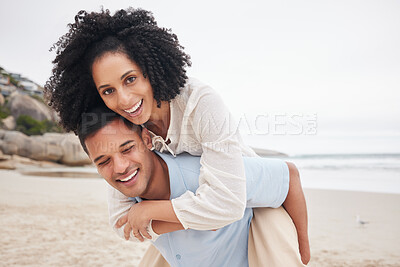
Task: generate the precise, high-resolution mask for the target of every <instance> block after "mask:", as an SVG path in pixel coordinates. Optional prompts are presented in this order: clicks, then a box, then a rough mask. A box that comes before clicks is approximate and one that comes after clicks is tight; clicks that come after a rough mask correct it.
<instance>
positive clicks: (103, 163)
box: [97, 159, 110, 166]
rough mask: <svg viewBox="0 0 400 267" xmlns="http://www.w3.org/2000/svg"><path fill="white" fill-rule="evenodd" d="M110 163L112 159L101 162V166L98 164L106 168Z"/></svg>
mask: <svg viewBox="0 0 400 267" xmlns="http://www.w3.org/2000/svg"><path fill="white" fill-rule="evenodd" d="M109 162H110V159H106V160H105V161H102V162H100V163H99V164H97V165H98V166H104V165H107V164H108V163H109Z"/></svg>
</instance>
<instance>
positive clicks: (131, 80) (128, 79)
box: [126, 76, 136, 84]
mask: <svg viewBox="0 0 400 267" xmlns="http://www.w3.org/2000/svg"><path fill="white" fill-rule="evenodd" d="M135 80H136V77H134V76H131V77H128V78H126V83H128V84H130V83H133V82H134V81H135Z"/></svg>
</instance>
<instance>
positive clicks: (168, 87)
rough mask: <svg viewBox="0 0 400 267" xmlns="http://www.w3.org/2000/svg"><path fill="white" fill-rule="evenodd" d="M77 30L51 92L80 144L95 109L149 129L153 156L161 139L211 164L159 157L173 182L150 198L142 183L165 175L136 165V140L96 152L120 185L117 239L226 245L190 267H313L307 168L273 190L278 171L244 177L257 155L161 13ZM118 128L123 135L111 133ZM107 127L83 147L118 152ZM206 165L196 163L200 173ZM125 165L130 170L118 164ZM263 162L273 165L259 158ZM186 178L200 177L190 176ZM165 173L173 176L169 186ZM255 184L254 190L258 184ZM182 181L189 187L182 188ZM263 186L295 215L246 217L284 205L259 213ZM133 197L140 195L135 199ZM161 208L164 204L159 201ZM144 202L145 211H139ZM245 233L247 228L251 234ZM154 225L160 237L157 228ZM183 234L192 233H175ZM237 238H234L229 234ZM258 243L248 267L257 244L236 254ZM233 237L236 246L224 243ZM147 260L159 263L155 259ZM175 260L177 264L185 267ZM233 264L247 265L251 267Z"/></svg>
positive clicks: (61, 46) (119, 17) (162, 147)
mask: <svg viewBox="0 0 400 267" xmlns="http://www.w3.org/2000/svg"><path fill="white" fill-rule="evenodd" d="M69 26H70V30H69V32H68V33H67V34H66V35H64V36H63V37H61V38H60V40H59V42H58V43H57V44H56V47H57V56H56V59H55V60H54V61H53V63H54V64H55V66H54V68H53V75H52V77H51V78H50V80H49V81H48V82H47V83H46V86H45V93H46V95H47V97H48V99H49V100H50V102H49V104H50V105H51V106H53V108H54V109H55V110H56V111H57V112H58V113H59V115H60V122H61V124H62V125H63V126H64V128H65V129H66V130H72V131H74V132H75V133H76V134H79V135H80V137H81V136H82V133H85V132H86V129H87V128H90V127H88V126H90V125H91V122H90V120H89V119H90V116H89V117H88V116H86V115H84V114H88V112H89V113H90V112H91V109H92V108H93V107H98V106H100V107H103V108H104V107H105V106H107V107H108V108H109V109H111V110H112V111H114V112H115V113H117V114H119V115H120V116H122V117H124V118H125V119H126V120H127V121H129V122H130V123H132V124H134V125H142V126H143V127H144V128H145V129H144V130H143V131H142V132H141V133H142V135H139V136H140V137H143V143H144V145H143V146H144V147H145V144H147V143H148V144H150V142H149V139H148V136H151V137H152V142H151V143H154V147H155V149H156V150H158V151H159V152H163V151H167V152H170V153H171V154H172V155H174V156H175V155H177V154H182V153H184V152H188V153H190V154H191V155H196V156H200V158H192V157H190V156H188V155H184V156H183V157H181V156H177V157H176V159H174V158H171V157H170V156H167V155H165V154H161V153H159V154H157V155H156V154H154V153H150V154H151V155H152V156H151V157H152V160H150V156H147V157H148V158H149V162H152V164H155V163H157V162H159V163H158V165H157V164H156V165H157V166H158V168H161V169H158V171H157V172H158V173H160V177H158V175H156V176H154V177H158V178H157V179H161V178H163V179H161V180H157V181H158V182H160V181H163V183H164V184H161V186H160V185H159V184H157V183H158V182H157V183H154V182H152V180H151V181H150V180H149V184H148V185H149V186H150V185H152V186H155V185H157V186H156V188H147V187H146V186H147V185H145V184H142V182H143V180H142V177H143V176H142V175H143V174H146V173H148V175H150V174H151V173H152V172H153V171H155V170H152V168H151V170H150V169H148V168H149V165H147V164H146V166H144V165H145V164H144V162H143V164H142V163H141V162H142V160H143V159H139V158H140V157H139V158H136V154H135V158H133V159H131V158H130V157H128V155H131V154H130V153H133V152H131V150H132V148H134V146H133V144H132V145H131V143H130V141H131V140H132V142H134V141H135V140H134V139H133V137H130V139H129V138H128V139H125V138H124V136H119V135H118V137H117V136H116V135H114V136H113V137H111V139H112V140H113V141H114V142H115V144H118V146H117V147H112V146H111V148H112V149H111V150H107V149H106V150H104V151H100V152H101V154H96V155H97V156H93V155H94V152H93V151H91V149H89V147H88V150H87V151H88V152H89V155H90V157H91V158H92V160H93V161H94V162H95V163H96V165H97V167H98V168H99V172H100V173H102V170H103V169H104V170H107V171H108V172H106V173H102V175H103V177H104V178H105V179H108V181H113V183H114V184H112V185H113V188H112V189H110V194H109V199H108V202H109V210H110V219H111V222H112V224H113V227H115V228H118V227H120V226H121V225H125V226H124V227H123V233H121V231H122V228H121V227H120V228H121V231H120V233H121V235H124V236H125V237H126V238H130V236H131V234H132V235H134V236H135V237H133V238H132V239H139V240H142V239H143V238H151V236H149V233H148V230H149V231H150V232H152V231H153V230H154V231H155V232H156V233H158V234H163V233H168V232H171V231H173V232H172V233H170V234H166V235H161V236H160V238H159V239H157V240H156V241H155V242H156V245H157V242H158V243H162V242H163V241H164V243H163V244H164V245H168V244H167V243H168V242H170V241H168V240H171V239H170V238H169V237H170V236H173V237H174V236H180V237H179V238H177V240H182V239H186V235H187V236H188V237H189V236H190V237H191V238H193V236H194V235H197V234H199V235H200V234H201V235H204V237H202V238H211V239H210V240H212V241H213V242H215V244H220V246H221V245H223V244H226V246H225V245H223V246H224V247H218V250H217V247H213V246H211V242H207V243H206V244H203V245H202V246H201V248H202V249H200V247H197V248H198V249H199V250H196V253H194V254H192V255H188V254H186V255H181V254H179V253H176V254H175V256H174V257H175V258H174V259H175V260H178V258H180V259H183V258H184V259H190V258H192V259H196V262H193V261H190V262H193V263H195V264H199V265H203V266H206V265H208V266H220V264H219V263H223V262H228V261H230V260H231V259H236V258H235V257H236V256H237V257H239V255H241V256H240V257H241V258H240V259H241V261H240V262H246V265H247V260H248V261H249V265H250V266H301V265H302V263H301V261H302V262H303V263H307V262H308V261H309V257H310V256H309V244H308V235H307V212H306V205H305V200H304V195H303V192H302V190H301V185H300V182H299V177H298V175H296V174H297V169H296V168H295V167H294V165H289V167H288V165H286V163H282V162H280V161H278V162H280V166H281V168H282V166H284V167H285V168H287V169H286V175H283V174H280V176H279V175H275V174H274V175H272V176H271V177H270V178H271V179H268V178H266V177H264V176H263V175H262V172H272V171H273V169H274V168H275V167H276V166H275V167H272V166H269V165H267V166H266V167H265V168H266V169H265V170H263V171H260V172H258V173H257V168H256V167H253V165H251V164H250V163H246V164H250V166H251V167H250V171H249V168H248V167H247V168H245V167H246V166H245V164H244V161H245V162H246V161H247V160H246V159H245V160H243V156H250V157H256V154H255V153H254V152H253V151H252V150H251V149H250V148H249V147H247V146H246V145H245V144H244V143H243V141H242V140H241V138H240V135H239V133H238V132H237V131H236V129H234V130H232V129H230V125H235V124H234V123H229V122H230V120H231V116H230V113H229V111H228V110H227V108H226V107H225V106H224V104H223V101H222V99H221V98H220V97H219V96H218V95H217V94H216V93H215V91H214V90H212V89H211V88H210V87H208V86H206V85H204V84H202V83H201V82H199V81H197V80H194V79H191V78H188V77H187V76H186V70H185V68H186V67H187V66H190V64H191V63H190V58H189V56H188V55H187V54H186V53H184V51H183V47H182V46H181V45H180V44H179V42H178V40H177V37H176V35H174V34H173V33H171V32H170V30H167V29H165V28H160V27H158V26H157V23H156V21H155V20H154V18H153V16H152V15H151V13H150V12H147V11H144V10H140V9H127V10H120V11H118V12H116V13H115V14H114V15H111V14H110V12H109V11H107V10H106V11H101V12H98V13H96V12H92V13H87V12H84V11H81V12H79V13H78V15H77V16H76V17H75V23H73V24H70V25H69ZM83 115H84V116H83ZM227 120H228V122H227ZM93 121H95V120H93ZM93 121H92V122H93ZM109 125H111V126H113V124H112V123H110V124H109ZM93 127H94V129H96V127H95V126H93ZM104 127H105V128H104ZM104 127H103V126H101V127H100V128H99V129H97V130H94V131H93V132H92V134H90V135H88V136H87V138H83V139H84V140H85V142H83V145H85V144H86V143H87V142H88V140H89V141H90V140H91V138H94V136H98V137H99V138H100V139H101V137H104V140H102V141H101V142H100V141H97V142H98V143H97V146H99V145H100V144H103V143H102V142H105V143H104V144H107V142H108V141H109V140H107V139H106V138H107V135H106V133H104V132H103V129H106V128H107V126H104ZM121 129H123V130H124V131H123V133H126V131H125V130H127V129H124V128H119V129H117V131H114V134H117V133H119V131H120V130H121ZM215 129H218V131H215ZM81 130H82V131H81ZM111 130H115V129H113V128H112V129H111ZM135 131H136V132H135ZM135 131H133V132H132V131H128V135H129V136H135V134H134V133H136V134H137V133H138V132H137V130H135ZM98 133H101V134H100V135H99V134H98ZM143 134H144V135H145V136H143ZM125 137H126V136H125ZM108 138H110V137H108ZM146 138H147V139H146ZM144 140H147V141H144ZM121 141H122V142H121ZM136 142H139V143H140V140H137V139H136ZM146 142H147V143H146ZM95 143H96V142H95ZM144 147H143V149H144ZM95 148H96V147H95ZM98 148H102V146H101V145H100V147H98ZM147 148H148V147H147ZM95 151H96V153H97V152H98V151H97V150H95ZM100 152H99V153H100ZM143 153H145V151H143ZM146 153H148V152H146ZM92 154H93V155H92ZM150 154H149V155H150ZM111 155H113V156H115V158H114V157H111ZM161 159H162V160H161ZM196 160H197V163H189V162H192V161H193V162H194V161H196ZM120 161H121V162H122V163H123V164H121V165H118V164H119V163H121V162H120ZM180 161H183V162H184V163H179V162H180ZM253 161H254V162H257V161H262V160H261V159H259V158H255V159H253ZM163 162H164V163H163ZM168 162H176V163H175V165H178V166H179V168H174V167H170V165H169V164H168ZM186 162H187V163H186ZM271 162H272V161H271ZM116 163H118V164H117V165H116ZM98 164H101V165H100V166H99V165H98ZM171 164H172V163H171ZM186 164H188V165H190V166H192V164H193V166H195V165H196V164H197V165H196V168H194V169H191V168H189V169H187V168H188V167H187V166H186ZM254 164H256V163H254ZM127 165H128V167H127ZM256 165H257V164H256ZM278 165H279V164H278ZM109 166H112V167H109ZM150 166H151V164H150ZM171 166H174V165H173V164H172V165H171ZM124 167H125V169H124ZM115 168H117V169H115ZM127 168H128V169H127ZM270 168H271V170H270ZM178 169H179V171H177V170H178ZM260 169H262V168H260ZM167 170H168V171H169V172H168V171H167ZM174 170H175V171H174ZM183 170H185V172H187V173H192V174H191V175H182V176H180V175H179V174H182V173H183V172H184V171H183ZM136 171H137V172H136ZM126 172H127V173H126ZM135 172H136V173H135ZM289 172H290V175H289ZM166 174H169V179H167V178H166ZM194 174H195V175H194ZM252 174H254V177H253V178H254V179H255V180H254V181H252V180H250V178H252ZM292 174H293V175H292ZM148 175H145V176H147V178H148V179H150V177H151V175H150V176H148ZM163 175H164V176H163ZM186 176H187V177H186ZM289 176H290V178H291V179H290V180H289ZM285 177H286V178H285ZM180 179H183V180H181V182H180ZM263 179H267V180H265V183H267V184H266V186H265V187H262V186H260V187H258V188H256V189H258V190H261V192H262V193H263V194H265V196H264V197H269V196H270V195H268V194H269V193H268V192H267V190H268V188H272V191H273V192H272V193H270V194H271V196H274V194H280V193H282V194H283V195H281V196H280V197H281V198H277V199H280V201H278V202H281V201H283V200H284V202H283V206H284V207H285V209H283V208H282V207H280V208H278V209H275V210H272V209H267V208H255V209H254V210H253V211H251V210H249V209H246V205H250V206H249V207H257V206H265V205H268V206H273V205H275V204H276V203H273V204H271V203H269V204H266V202H264V201H263V200H260V202H259V203H258V204H256V203H257V201H259V199H258V197H260V196H261V195H262V194H257V193H256V191H255V192H254V199H249V196H250V197H251V194H252V193H251V192H252V190H253V189H252V187H253V186H254V184H256V183H262V181H263ZM271 181H273V182H274V183H277V184H279V185H280V186H281V187H284V186H287V187H288V188H289V190H288V192H287V196H286V194H285V191H284V190H283V191H282V192H279V190H278V191H275V190H274V189H273V188H274V186H273V182H271ZM137 182H140V183H138V184H136V183H137ZM166 182H170V183H171V186H173V188H172V187H171V191H170V192H169V191H168V192H167V191H166V190H168V189H169V188H170V187H169V185H168V184H165V183H166ZM175 184H177V186H176V187H175ZM285 184H286V185H285ZM179 185H180V187H179ZM267 185H268V186H267ZM117 186H118V187H117ZM130 186H132V188H133V189H134V190H133V192H131V191H130V190H128V191H129V192H126V191H124V190H125V189H126V188H131V187H130ZM139 187H140V188H139ZM281 187H279V186H278V187H277V188H281ZM132 188H131V189H132ZM137 188H139V189H148V190H147V191H149V192H152V193H153V194H155V196H154V195H147V194H146V192H145V191H141V190H139V189H137ZM150 189H152V190H156V191H155V192H154V191H152V190H150ZM161 189H162V190H161ZM118 190H121V191H122V193H123V194H121V193H120V192H119V191H118ZM136 190H139V191H137V192H136ZM157 190H160V191H163V192H158V191H157ZM263 190H265V192H264V191H263ZM157 193H160V196H157ZM246 194H247V196H246ZM275 196H276V195H275ZM129 197H135V199H132V198H129ZM136 197H141V198H140V199H138V198H136ZM152 197H154V199H155V200H154V201H149V199H151V198H152ZM143 198H144V199H145V200H146V201H142V202H140V203H138V204H135V205H133V203H135V202H138V201H139V200H143ZM282 198H283V199H282ZM169 199H171V200H169ZM278 204H281V203H278ZM285 210H286V211H287V212H286V211H285ZM288 214H289V215H290V217H291V218H292V220H293V222H292V220H291V219H290V217H289V216H288ZM244 222H247V226H246V227H244V225H243V223H244ZM293 223H294V224H293ZM150 224H151V226H152V227H149V225H150ZM241 224H242V226H241V227H240V225H241ZM248 224H250V226H248ZM235 227H238V228H235ZM247 227H250V228H247ZM294 227H296V230H297V236H296V231H295V229H294ZM180 229H191V230H186V231H176V230H180ZM225 229H228V230H225ZM229 229H231V231H235V233H234V234H232V233H231V234H230V235H228V234H227V233H229ZM232 229H233V230H232ZM244 229H246V231H244ZM194 230H197V231H194ZM206 230H216V231H206ZM239 230H240V231H239ZM199 231H201V232H199ZM236 231H237V232H236ZM192 233H193V234H192ZM192 235H193V236H192ZM236 235H237V236H236ZM247 236H248V237H249V241H248V255H249V256H248V259H247V245H244V247H242V248H244V250H243V249H242V250H241V252H242V253H240V252H239V251H237V250H236V249H235V246H236V245H239V243H240V245H243V244H247ZM228 237H229V238H231V239H225V238H228ZM239 237H240V240H241V241H240V242H236V241H234V240H236V239H234V238H239ZM166 240H167V241H166ZM229 240H231V241H229ZM177 242H178V241H176V242H174V243H173V244H171V243H170V244H169V246H167V247H168V249H169V250H170V251H172V248H173V245H178V243H177ZM224 242H225V243H224ZM194 243H196V242H194ZM288 244H290V246H289V245H288ZM179 245H180V246H181V248H182V249H190V247H193V248H196V246H195V245H194V244H190V247H189V246H185V243H180V244H179ZM198 245H199V246H200V244H198ZM228 245H229V246H228ZM208 246H211V247H213V248H215V250H212V251H213V253H212V254H210V253H211V252H210V253H209V254H208V257H211V255H215V257H216V258H213V257H211V258H208V259H206V258H201V259H200V258H196V256H197V255H198V252H201V251H202V250H206V249H208V248H209V247H208ZM163 247H164V248H165V246H163ZM293 248H294V249H293ZM165 249H167V248H165ZM160 250H161V251H162V249H160ZM188 251H189V250H188ZM207 251H210V250H207ZM244 251H245V253H244ZM299 251H300V254H301V260H300V255H299ZM162 252H163V254H164V256H166V255H167V254H165V253H166V252H165V251H162ZM224 253H227V254H224ZM245 254H246V255H245ZM146 255H150V252H149V253H148V254H146ZM168 255H170V254H168ZM171 255H172V254H171ZM149 257H150V256H149ZM243 257H244V258H243ZM166 258H167V260H169V261H170V264H171V265H182V264H179V263H177V262H175V261H172V260H171V258H168V257H167V256H166ZM206 260H208V262H207V261H206ZM218 260H219V261H218ZM230 262H231V263H232V264H233V265H236V266H242V265H241V263H240V264H239V263H234V262H232V261H230ZM235 262H236V261H235ZM185 265H187V264H184V265H183V266H185ZM147 266H150V265H147ZM155 266H159V265H155Z"/></svg>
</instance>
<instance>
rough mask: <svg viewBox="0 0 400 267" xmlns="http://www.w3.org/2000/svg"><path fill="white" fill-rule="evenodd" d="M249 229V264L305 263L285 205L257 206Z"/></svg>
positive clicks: (256, 265)
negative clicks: (278, 206)
mask: <svg viewBox="0 0 400 267" xmlns="http://www.w3.org/2000/svg"><path fill="white" fill-rule="evenodd" d="M253 213H254V215H253V219H252V220H251V224H250V232H249V246H248V255H249V266H250V267H268V266H271V267H276V266H278V267H279V266H291V267H292V266H293V267H294V266H304V264H303V263H302V262H301V258H300V253H299V245H298V240H297V232H296V228H295V227H294V224H293V221H292V219H291V218H290V216H289V215H288V213H287V212H286V211H285V209H284V208H283V207H280V208H277V209H273V208H254V209H253Z"/></svg>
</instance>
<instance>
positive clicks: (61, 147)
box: [0, 130, 91, 166]
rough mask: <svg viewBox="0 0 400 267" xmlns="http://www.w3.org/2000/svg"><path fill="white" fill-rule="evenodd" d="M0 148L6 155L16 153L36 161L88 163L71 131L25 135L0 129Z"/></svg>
mask: <svg viewBox="0 0 400 267" xmlns="http://www.w3.org/2000/svg"><path fill="white" fill-rule="evenodd" d="M0 149H1V150H2V151H3V153H4V154H6V155H18V156H21V157H26V158H30V159H33V160H38V161H52V162H57V163H61V164H65V165H70V166H81V165H86V164H90V163H91V161H90V159H89V157H88V156H87V155H86V153H85V152H84V151H83V149H82V147H81V145H80V143H79V139H78V137H77V136H75V135H74V134H72V133H68V134H59V133H46V134H44V135H41V136H27V135H25V134H23V133H20V132H17V131H4V130H0Z"/></svg>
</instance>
